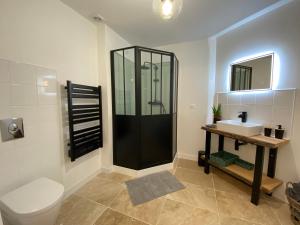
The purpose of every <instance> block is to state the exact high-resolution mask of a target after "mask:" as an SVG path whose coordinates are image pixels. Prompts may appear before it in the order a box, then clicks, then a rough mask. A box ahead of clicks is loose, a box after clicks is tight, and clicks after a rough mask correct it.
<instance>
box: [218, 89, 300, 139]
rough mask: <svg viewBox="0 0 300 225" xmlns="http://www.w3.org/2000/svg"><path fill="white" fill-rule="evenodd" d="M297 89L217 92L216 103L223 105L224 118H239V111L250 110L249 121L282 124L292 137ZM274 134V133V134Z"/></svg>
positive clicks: (270, 124)
mask: <svg viewBox="0 0 300 225" xmlns="http://www.w3.org/2000/svg"><path fill="white" fill-rule="evenodd" d="M295 92H296V90H295V89H287V90H270V91H254V92H243V93H238V92H233V93H217V94H216V103H217V104H218V103H220V104H221V105H222V111H223V112H222V119H234V120H239V118H238V117H237V116H238V114H239V112H241V111H246V112H248V121H249V122H254V123H259V124H262V125H264V126H271V127H273V128H274V127H276V125H279V124H281V125H282V126H283V128H284V129H285V130H286V132H285V137H290V136H291V133H292V129H293V112H294V103H295ZM273 135H274V134H273Z"/></svg>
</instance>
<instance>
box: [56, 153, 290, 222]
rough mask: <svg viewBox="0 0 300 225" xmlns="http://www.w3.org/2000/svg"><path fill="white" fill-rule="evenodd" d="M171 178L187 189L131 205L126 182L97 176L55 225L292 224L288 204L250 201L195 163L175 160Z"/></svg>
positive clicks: (239, 187) (233, 184) (240, 188)
mask: <svg viewBox="0 0 300 225" xmlns="http://www.w3.org/2000/svg"><path fill="white" fill-rule="evenodd" d="M172 173H174V174H175V176H176V177H177V178H178V179H179V180H180V181H181V182H182V183H183V184H184V185H185V186H186V188H185V189H183V190H181V191H178V192H175V193H172V194H169V195H167V196H164V197H161V198H158V199H155V200H153V201H150V202H147V203H145V204H142V205H139V206H136V207H134V206H132V204H131V202H130V199H129V195H128V193H127V190H126V187H125V184H124V182H125V181H126V180H128V179H130V177H128V176H125V175H121V174H117V173H110V174H105V173H102V174H99V175H98V176H97V177H96V178H94V179H93V180H92V181H90V182H89V183H88V184H86V185H85V186H84V187H82V188H81V189H80V190H79V191H78V192H76V193H75V194H74V195H72V196H70V197H69V198H68V199H67V200H65V202H64V204H63V207H62V209H61V212H60V215H59V218H58V221H57V223H56V225H146V224H148V225H258V224H261V225H292V222H291V220H290V217H289V208H288V205H287V204H285V203H283V202H280V201H278V200H276V199H274V198H267V197H265V196H264V197H263V198H262V199H261V202H260V205H259V206H254V205H252V204H251V203H250V202H249V199H250V197H249V196H250V195H249V193H250V191H251V189H250V188H249V187H248V186H246V185H244V184H242V183H240V182H239V181H237V180H235V179H233V178H231V177H229V176H227V175H225V174H224V173H222V172H219V171H217V170H213V172H212V173H211V174H210V175H206V174H204V173H203V169H202V168H199V167H198V166H197V164H196V162H194V161H189V160H183V159H179V160H178V161H177V162H176V163H175V168H174V169H173V170H172Z"/></svg>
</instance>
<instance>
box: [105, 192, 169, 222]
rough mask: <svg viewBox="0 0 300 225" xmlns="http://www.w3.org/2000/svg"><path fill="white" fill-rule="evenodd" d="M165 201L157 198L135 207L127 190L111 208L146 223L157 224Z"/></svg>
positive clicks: (117, 198)
mask: <svg viewBox="0 0 300 225" xmlns="http://www.w3.org/2000/svg"><path fill="white" fill-rule="evenodd" d="M165 200H166V199H165V198H157V199H155V200H152V201H150V202H146V203H144V204H141V205H137V206H133V205H132V203H131V200H130V197H129V195H128V192H127V190H124V191H122V192H121V193H120V194H119V195H118V196H117V197H116V199H115V200H114V201H113V203H112V204H111V208H112V209H115V210H116V211H118V212H121V213H124V214H125V215H128V216H131V217H134V218H136V219H138V220H141V221H144V222H146V223H150V224H156V222H157V220H158V217H159V213H160V211H161V209H162V206H163V203H164V202H165Z"/></svg>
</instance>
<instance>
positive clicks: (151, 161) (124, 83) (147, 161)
mask: <svg viewBox="0 0 300 225" xmlns="http://www.w3.org/2000/svg"><path fill="white" fill-rule="evenodd" d="M111 74H112V97H113V98H112V100H113V102H112V103H113V107H112V108H113V152H114V165H117V166H122V167H126V168H130V169H135V170H140V169H145V168H149V167H152V166H157V165H162V164H166V163H171V162H172V161H173V159H174V156H175V154H176V152H177V80H178V60H177V58H176V56H175V54H174V53H171V52H166V51H160V50H155V49H150V48H145V47H138V46H134V47H129V48H123V49H117V50H113V51H111Z"/></svg>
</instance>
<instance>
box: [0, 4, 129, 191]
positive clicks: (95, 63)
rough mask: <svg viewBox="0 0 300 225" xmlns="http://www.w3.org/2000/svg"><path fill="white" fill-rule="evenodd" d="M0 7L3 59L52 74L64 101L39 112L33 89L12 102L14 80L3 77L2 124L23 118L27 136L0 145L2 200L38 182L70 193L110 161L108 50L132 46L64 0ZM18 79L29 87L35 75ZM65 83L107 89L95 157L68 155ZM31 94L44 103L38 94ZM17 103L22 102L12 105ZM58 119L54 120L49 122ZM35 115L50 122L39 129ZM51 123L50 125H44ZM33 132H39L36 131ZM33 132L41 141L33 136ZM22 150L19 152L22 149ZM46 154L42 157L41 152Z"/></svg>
mask: <svg viewBox="0 0 300 225" xmlns="http://www.w3.org/2000/svg"><path fill="white" fill-rule="evenodd" d="M0 5H1V7H0V58H2V59H6V60H11V61H13V62H20V63H27V64H30V65H38V66H40V67H43V68H50V69H51V71H54V73H55V74H57V81H58V89H57V90H58V98H57V101H58V102H57V103H56V104H55V107H54V108H55V109H53V107H52V106H51V107H52V108H51V109H52V110H51V111H50V110H46V109H44V110H36V107H39V106H38V105H37V104H36V105H34V104H28V102H26V101H27V100H28V99H30V96H31V95H29V93H28V92H30V91H29V90H28V89H27V90H25V89H24V91H23V89H20V91H19V92H21V94H20V93H19V92H18V93H19V96H13V93H11V95H12V96H13V97H11V100H10V101H8V102H7V101H6V97H7V99H8V100H9V96H10V91H9V88H10V87H11V85H12V84H11V83H10V78H9V79H8V80H6V78H3V73H2V72H1V74H0V83H2V84H1V88H0V92H1V93H0V94H1V100H0V119H2V118H7V117H12V116H13V115H14V113H13V112H16V114H17V115H19V116H22V117H24V120H25V121H24V124H25V135H26V137H25V139H23V140H22V141H12V142H10V143H1V142H0V160H1V163H0V165H1V166H0V167H1V168H2V169H1V170H0V173H1V174H0V195H1V194H3V193H5V192H7V191H9V190H11V189H12V188H15V187H17V186H19V185H21V184H23V183H26V182H28V181H29V180H31V179H34V178H35V177H38V176H48V177H51V178H52V179H54V180H57V181H59V182H62V183H64V185H65V187H66V189H67V190H72V188H75V187H76V186H77V185H78V184H80V183H81V182H84V181H85V180H86V179H88V178H89V177H90V176H93V175H94V174H95V173H97V172H99V170H100V169H101V155H102V152H103V155H104V160H107V158H109V159H110V158H111V152H112V147H111V142H112V141H111V133H112V131H111V129H112V128H111V115H110V114H111V103H110V102H111V97H110V80H109V79H110V70H109V66H110V61H109V52H108V50H109V49H111V48H117V47H120V44H119V43H120V42H122V43H124V44H126V45H127V42H125V41H124V40H123V39H121V38H120V37H119V36H118V35H117V34H115V33H114V32H113V31H112V30H110V29H109V28H108V27H107V26H104V25H101V26H99V27H98V26H97V25H96V24H93V23H92V22H90V21H88V20H87V19H85V18H83V17H82V16H80V15H79V14H77V13H76V12H75V11H73V10H72V9H71V8H69V7H68V6H66V5H64V4H63V3H61V1H59V0H43V1H40V0H28V1H23V0H0ZM98 28H99V29H98ZM98 41H99V42H100V43H99V45H98ZM99 49H101V51H99ZM103 59H104V60H103ZM99 60H100V63H99ZM101 60H102V61H101ZM34 68H35V67H34ZM20 76H21V79H23V80H25V81H26V80H27V79H29V76H35V74H33V73H29V74H28V73H27V74H26V73H24V71H23V70H22V71H21V75H20ZM66 80H71V81H72V82H74V83H82V84H90V85H98V83H100V84H103V108H104V115H103V116H104V118H103V121H104V125H105V127H104V134H105V135H104V149H103V150H101V151H94V152H92V153H90V154H88V155H86V156H84V157H82V158H80V159H78V160H76V162H75V163H70V160H69V158H68V157H67V156H66V151H67V149H66V148H65V142H66V140H65V139H64V138H63V137H64V136H65V128H66V127H65V126H64V124H63V114H64V113H65V112H64V111H63V109H62V108H63V107H62V106H61V104H60V101H61V99H60V95H63V92H64V89H63V85H65V84H66ZM32 82H33V83H32V86H33V87H35V86H36V83H35V82H36V80H35V79H33V80H32ZM3 83H5V85H3ZM4 86H5V88H2V87H4ZM108 87H109V88H108ZM22 91H23V92H22ZM22 93H23V95H24V96H25V98H24V96H22ZM31 94H32V95H35V96H37V97H38V92H32V93H31ZM28 96H29V97H28ZM24 99H25V100H24ZM26 99H27V100H26ZM3 102H4V103H3ZM15 102H17V103H20V104H19V105H18V104H14V103H15ZM16 107H18V108H16ZM11 109H15V110H14V111H12V110H11ZM55 115H56V119H55V120H51V118H53V116H54V117H55ZM28 117H29V119H28ZM35 117H37V118H43V120H44V121H43V122H41V123H40V124H38V123H39V122H40V121H37V120H30V118H35ZM50 123H52V124H50ZM45 124H46V125H47V126H44V127H43V125H45ZM32 127H34V129H30V128H32ZM33 131H34V132H35V135H30V134H31V133H32V132H33ZM43 138H44V140H43ZM41 140H43V141H41ZM18 143H19V144H18ZM22 143H24V145H23V144H22ZM25 144H26V146H25ZM17 145H18V146H19V147H17V148H16V147H15V146H17ZM9 146H14V147H12V148H10V147H9ZM41 152H44V154H40V153H41ZM106 152H109V154H107V153H106ZM47 163H49V166H47ZM4 168H5V169H4ZM24 174H25V175H26V176H25V175H24Z"/></svg>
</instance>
